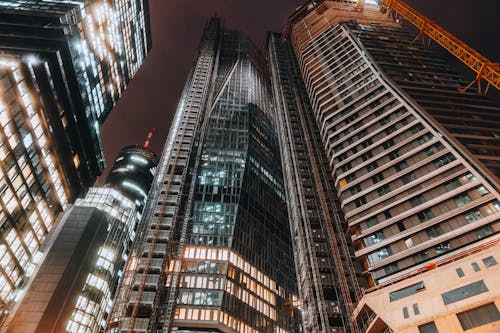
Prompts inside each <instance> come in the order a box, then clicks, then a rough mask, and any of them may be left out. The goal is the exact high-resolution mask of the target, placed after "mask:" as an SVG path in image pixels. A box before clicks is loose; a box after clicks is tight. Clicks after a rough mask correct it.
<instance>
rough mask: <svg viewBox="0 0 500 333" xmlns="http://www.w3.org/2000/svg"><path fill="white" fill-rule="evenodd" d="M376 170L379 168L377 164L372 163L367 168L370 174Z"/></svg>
mask: <svg viewBox="0 0 500 333" xmlns="http://www.w3.org/2000/svg"><path fill="white" fill-rule="evenodd" d="M376 168H378V164H377V162H372V163H370V164H368V166H367V167H366V169H367V170H368V172H370V171H373V170H375V169H376Z"/></svg>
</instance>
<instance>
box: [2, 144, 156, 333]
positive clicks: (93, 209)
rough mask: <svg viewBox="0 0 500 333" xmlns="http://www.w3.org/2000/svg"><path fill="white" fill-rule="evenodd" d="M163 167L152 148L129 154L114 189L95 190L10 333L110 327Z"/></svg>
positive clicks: (65, 229) (73, 212) (54, 238)
mask: <svg viewBox="0 0 500 333" xmlns="http://www.w3.org/2000/svg"><path fill="white" fill-rule="evenodd" d="M157 164H158V158H157V157H156V154H155V153H154V152H152V151H151V150H149V149H148V148H146V147H142V146H136V145H134V146H127V147H125V148H123V149H122V150H121V152H120V153H119V155H118V157H117V158H116V159H115V163H114V165H113V167H112V168H111V170H110V171H109V173H108V177H107V178H106V180H107V184H106V185H105V186H104V187H92V188H90V189H89V191H88V192H87V194H86V195H85V197H84V198H81V199H77V200H76V202H75V203H74V204H73V205H72V207H71V209H69V210H68V212H65V213H64V215H63V216H62V218H61V221H60V222H59V223H58V227H57V229H56V231H55V232H54V233H51V235H50V240H49V241H47V242H45V244H44V246H45V247H46V249H44V251H43V252H44V253H46V254H45V255H46V259H45V260H43V264H42V265H41V267H40V269H39V271H38V272H37V274H36V276H35V277H34V279H33V281H32V282H31V284H30V287H29V288H28V289H27V293H26V297H25V298H24V300H23V302H22V303H21V304H20V306H19V307H18V309H16V312H15V313H14V314H13V316H11V317H13V318H12V320H11V321H10V322H9V323H8V324H7V325H6V326H7V329H6V332H17V333H20V332H22V333H38V332H43V333H59V332H74V333H84V332H86V333H93V332H99V331H102V329H104V326H105V323H106V319H107V316H108V314H109V312H110V310H111V308H112V305H113V303H114V299H115V295H116V291H117V289H118V285H119V282H120V278H121V276H122V274H123V269H124V266H125V262H126V261H127V258H128V255H129V252H130V247H131V244H132V242H133V240H134V238H135V236H136V230H137V228H138V223H139V221H140V219H141V216H142V215H141V214H142V210H143V208H144V202H145V197H146V195H147V194H146V193H148V191H149V189H150V187H151V183H152V180H153V177H154V173H155V171H156V166H157ZM111 178H112V180H110V179H111ZM79 256H80V257H79ZM47 284H49V285H50V286H51V287H50V288H47ZM2 332H3V331H2Z"/></svg>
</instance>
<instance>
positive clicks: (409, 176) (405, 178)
mask: <svg viewBox="0 0 500 333" xmlns="http://www.w3.org/2000/svg"><path fill="white" fill-rule="evenodd" d="M401 180H402V181H403V184H408V183H409V182H412V181H414V180H415V174H414V173H413V172H410V173H408V174H406V175H404V176H403V177H401Z"/></svg>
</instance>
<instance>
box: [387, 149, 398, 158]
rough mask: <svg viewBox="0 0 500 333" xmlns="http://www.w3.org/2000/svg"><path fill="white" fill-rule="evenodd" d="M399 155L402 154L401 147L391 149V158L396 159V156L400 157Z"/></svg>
mask: <svg viewBox="0 0 500 333" xmlns="http://www.w3.org/2000/svg"><path fill="white" fill-rule="evenodd" d="M399 156H401V152H400V151H399V149H396V150H394V151H391V152H390V153H389V158H390V159H391V160H395V159H396V158H398V157H399Z"/></svg>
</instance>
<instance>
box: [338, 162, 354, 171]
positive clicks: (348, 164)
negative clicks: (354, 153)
mask: <svg viewBox="0 0 500 333" xmlns="http://www.w3.org/2000/svg"><path fill="white" fill-rule="evenodd" d="M351 168H352V166H351V162H348V163H346V164H344V165H343V166H342V167H341V169H342V171H343V172H346V171H349V170H351Z"/></svg>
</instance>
